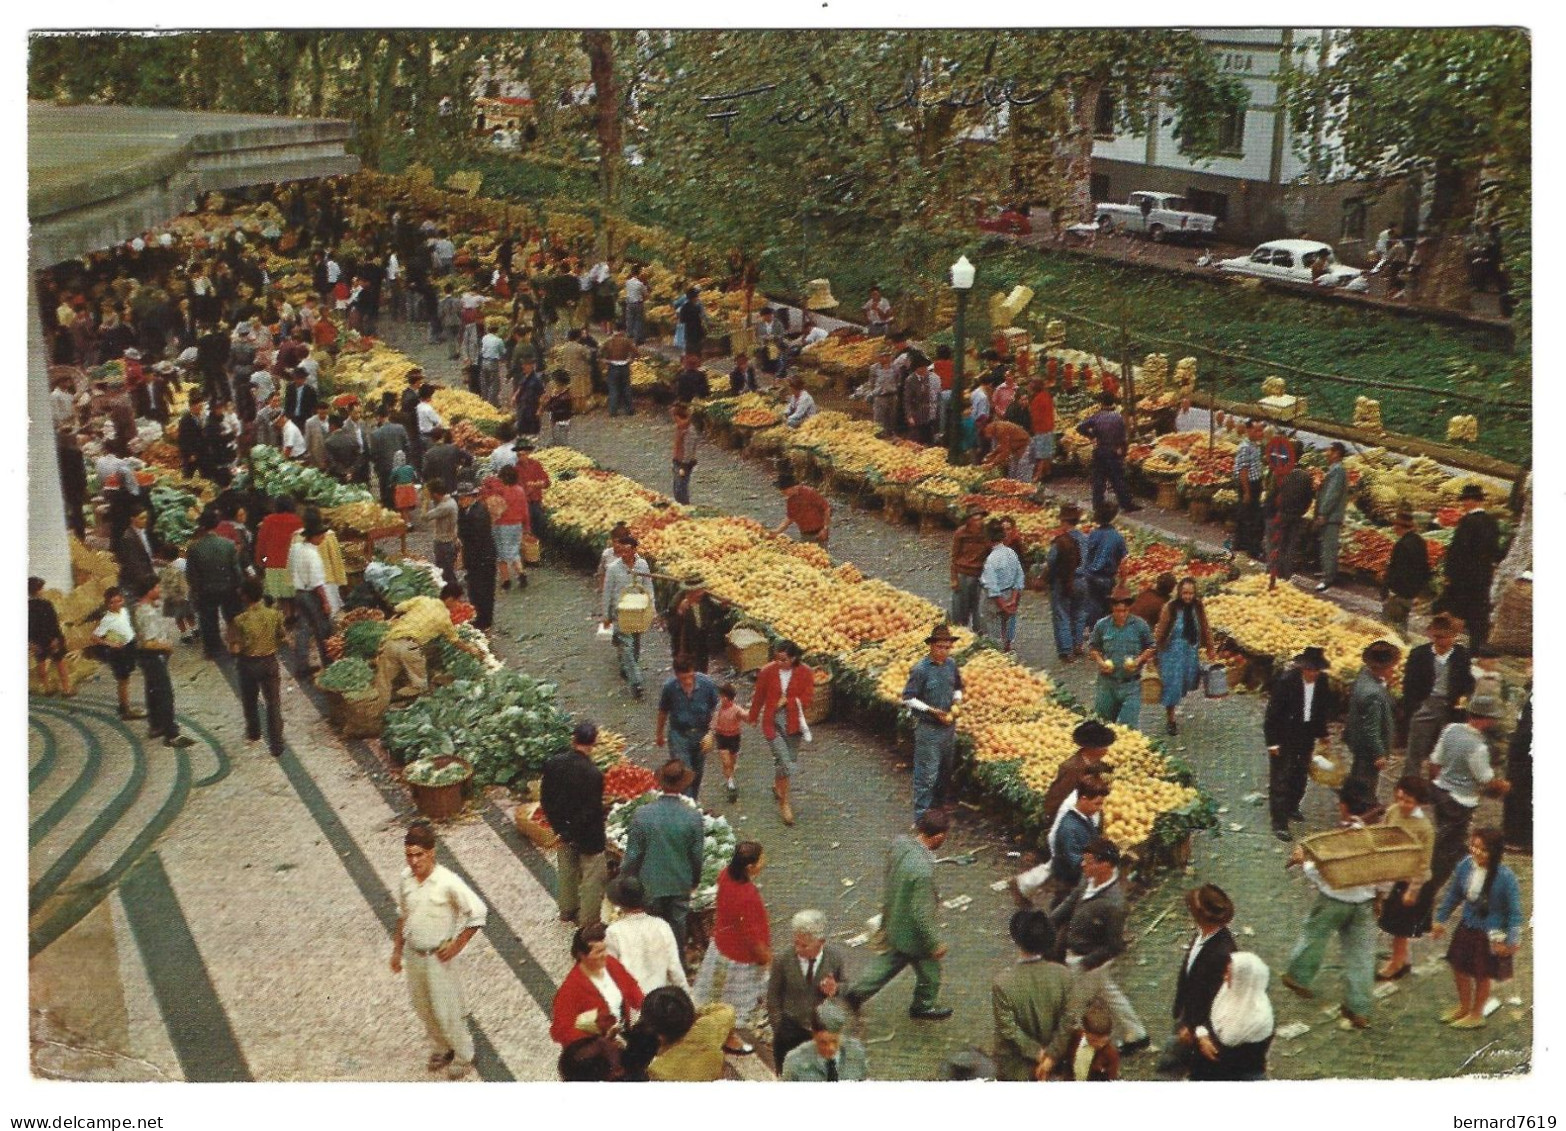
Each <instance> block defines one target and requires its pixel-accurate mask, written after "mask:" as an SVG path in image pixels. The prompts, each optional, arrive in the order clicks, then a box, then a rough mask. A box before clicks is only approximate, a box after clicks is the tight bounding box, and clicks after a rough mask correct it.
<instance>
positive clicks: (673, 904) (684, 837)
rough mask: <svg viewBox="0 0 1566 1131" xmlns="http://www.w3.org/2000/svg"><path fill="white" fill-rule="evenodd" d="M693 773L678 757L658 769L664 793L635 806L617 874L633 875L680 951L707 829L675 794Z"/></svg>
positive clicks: (650, 910) (649, 908)
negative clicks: (654, 799)
mask: <svg viewBox="0 0 1566 1131" xmlns="http://www.w3.org/2000/svg"><path fill="white" fill-rule="evenodd" d="M694 778H695V775H694V774H693V773H692V772H691V770H690V767H689V766H687V765H686V764H685V763H684V762H681V761H679V760H678V759H670V760H669V761H667V762H665V763H664V764H663V768H662V769H661V770H659V771H658V788H659V789H661V790H662V791H663V796H662V797H660V798H658V800H656V801H653V802H651V803H649V804H647V805H643V806H642V807H641V808H640V809H638V810H637V811H636V813H635V815H634V816H632V818H631V827H630V828H629V829H628V830H627V831H626V838H625V859H624V860H623V861H621V862H620V874H621V875H622V876H635V877H636V878H637V879H639V880H641V882H642V890H643V891H644V892H646V896H647V902H646V907H647V911H648V913H649V914H651V915H656V916H658V918H660V919H662V920H663V921H664V922H666V923H668V924H669V926H670V927H671V928H673V930H674V941H675V942H676V943H677V944H678V945H679V948H680V953H681V954H682V955H683V954H684V953H685V917H686V915H687V914H688V913H689V912H690V906H691V892H693V891H695V890H696V885H697V884H699V883H701V864H702V853H703V850H704V848H705V846H706V830H705V827H704V825H703V823H702V819H701V811H700V810H699V809H697V808H696V807H695V806H694V805H688V804H686V802H685V799H684V798H683V797H681V796H680V794H681V793H683V792H685V788H686V787H687V786H689V785H690V784H691V781H692V780H693V779H694Z"/></svg>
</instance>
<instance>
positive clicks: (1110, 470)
mask: <svg viewBox="0 0 1566 1131" xmlns="http://www.w3.org/2000/svg"><path fill="white" fill-rule="evenodd" d="M1092 479H1093V506H1094V507H1095V508H1097V507H1100V506H1102V505H1103V503H1104V488H1105V486H1106V485H1107V486H1109V487H1111V488H1113V489H1114V492H1115V498H1116V500H1118V501H1119V503H1120V509H1121V510H1129V509H1130V508H1131V507H1132V506H1134V505H1136V500H1135V499H1133V498H1132V497H1131V488H1130V487H1128V486H1127V485H1126V461H1125V460H1123V459H1121V458H1120V457H1119V456H1116V455H1114V454H1113V453H1110V452H1099V451H1096V450H1095V451H1094V452H1093V467H1092Z"/></svg>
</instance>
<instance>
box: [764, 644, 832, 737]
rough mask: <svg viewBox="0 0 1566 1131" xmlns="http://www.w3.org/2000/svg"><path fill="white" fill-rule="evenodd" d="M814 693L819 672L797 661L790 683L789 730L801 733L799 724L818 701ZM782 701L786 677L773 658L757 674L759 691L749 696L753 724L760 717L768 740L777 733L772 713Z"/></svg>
mask: <svg viewBox="0 0 1566 1131" xmlns="http://www.w3.org/2000/svg"><path fill="white" fill-rule="evenodd" d="M815 697H816V673H815V672H813V671H811V670H810V669H809V668H807V667H806V666H805V665H804V664H801V663H796V664H795V665H794V674H793V675H792V676H790V677H789V684H788V700H787V706H788V727H787V729H788V733H789V734H798V733H799V730H800V724H802V723H803V722H804V711H805V710H806V709H807V708H809V706H810V704H811V703H812V702H814V701H815ZM782 705H783V680H782V678H781V677H780V675H779V668H778V662H777V661H776V660H773V661H772V662H771V663H770V664H768V665H767V666H766V667H764V668H762V669H761V674H760V675H758V676H757V677H756V691H755V694H753V695H752V696H751V699H750V725H751V726H755V725H756V722H757V720H760V722H761V733H762V736H763V737H764V738H766V739H767V740H769V741H770V740H771V739H773V738H776V737H777V733H778V728H777V726H776V724H775V723H774V722H773V716H774V715H776V714H777V710H778V707H779V706H782Z"/></svg>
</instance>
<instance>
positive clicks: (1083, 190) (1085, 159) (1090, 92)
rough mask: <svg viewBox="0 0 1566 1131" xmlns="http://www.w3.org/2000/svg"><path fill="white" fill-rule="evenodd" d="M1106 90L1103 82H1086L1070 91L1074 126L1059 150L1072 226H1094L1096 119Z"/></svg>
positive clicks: (1080, 83) (1099, 80) (1078, 84)
mask: <svg viewBox="0 0 1566 1131" xmlns="http://www.w3.org/2000/svg"><path fill="white" fill-rule="evenodd" d="M1103 89H1104V80H1103V79H1101V78H1088V79H1083V80H1081V81H1080V82H1079V83H1077V84H1074V85H1073V88H1072V90H1071V124H1070V127H1069V129H1068V130H1067V132H1066V133H1065V135H1064V136H1063V137H1062V138H1061V139H1060V142H1059V143H1058V144H1057V146H1056V152H1057V154H1058V155H1059V158H1058V159H1059V160H1060V163H1061V164H1062V165H1064V167H1065V168H1064V174H1063V179H1064V181H1065V186H1064V187H1065V198H1064V200H1063V201H1062V204H1063V205H1064V207H1065V209H1066V219H1067V221H1068V222H1071V223H1083V224H1091V223H1092V222H1093V119H1094V116H1095V115H1096V114H1097V112H1098V96H1099V94H1100V93H1101V92H1102V91H1103Z"/></svg>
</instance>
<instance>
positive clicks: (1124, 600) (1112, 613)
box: [1088, 585, 1156, 727]
mask: <svg viewBox="0 0 1566 1131" xmlns="http://www.w3.org/2000/svg"><path fill="white" fill-rule="evenodd" d="M1131 602H1132V597H1131V591H1130V590H1129V589H1127V588H1126V587H1125V586H1124V585H1117V586H1115V591H1114V592H1113V593H1111V594H1110V595H1109V615H1108V616H1107V617H1105V618H1103V619H1102V620H1100V621H1099V622H1098V623H1097V624H1095V625H1094V626H1093V631H1092V633H1091V634H1089V636H1088V656H1089V657H1091V658H1092V660H1093V662H1094V663H1095V664H1097V665H1098V679H1097V680H1096V681H1095V682H1094V687H1093V713H1094V714H1095V715H1097V716H1098V717H1099V718H1101V719H1103V720H1105V721H1106V722H1112V723H1113V722H1118V723H1120V724H1121V725H1122V726H1128V727H1134V726H1136V725H1137V723H1138V722H1139V721H1141V718H1142V666H1143V665H1144V664H1146V663H1147V661H1148V660H1150V659H1152V658H1153V655H1154V653H1155V651H1156V647H1155V643H1154V640H1153V630H1152V629H1151V628H1149V627H1148V625H1147V622H1146V621H1145V620H1143V619H1142V618H1141V617H1136V616H1132V615H1131Z"/></svg>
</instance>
